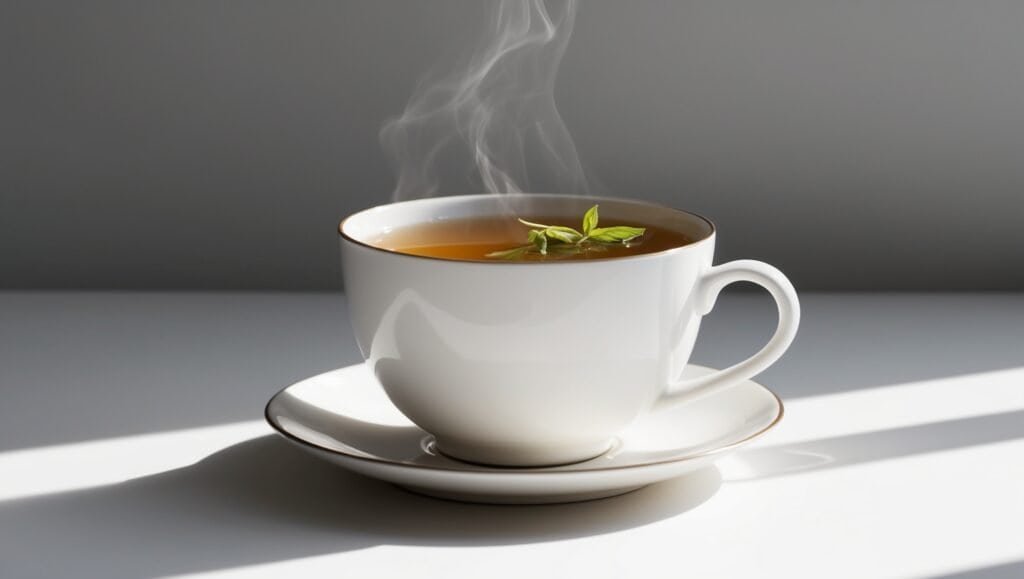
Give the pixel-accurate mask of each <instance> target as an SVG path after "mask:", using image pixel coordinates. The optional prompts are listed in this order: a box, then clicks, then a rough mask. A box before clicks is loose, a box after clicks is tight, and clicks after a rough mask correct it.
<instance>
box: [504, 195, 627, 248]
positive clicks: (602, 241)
mask: <svg viewBox="0 0 1024 579" xmlns="http://www.w3.org/2000/svg"><path fill="white" fill-rule="evenodd" d="M597 207H598V206H597V205H594V206H593V207H591V208H590V209H588V210H587V212H586V213H584V214H583V231H582V232H581V231H577V230H575V229H573V228H572V227H566V226H564V225H544V224H543V223H533V222H530V221H526V220H525V219H520V220H519V222H520V223H522V224H523V225H526V226H527V227H533V228H535V229H531V230H530V232H529V233H528V234H527V236H526V239H527V242H528V245H523V246H520V247H516V248H513V249H506V250H503V251H494V252H491V253H488V254H487V257H489V258H493V259H519V258H522V257H524V256H526V255H527V254H530V253H539V254H541V255H549V254H552V253H553V254H559V255H573V254H578V253H583V252H585V251H590V250H595V249H596V250H604V249H607V247H608V246H609V245H620V244H621V245H628V244H629V242H630V241H633V240H634V239H636V238H638V237H640V236H641V235H643V234H644V232H645V231H647V230H646V229H645V228H643V227H630V226H628V225H616V226H613V227H598V226H597V223H598V214H597Z"/></svg>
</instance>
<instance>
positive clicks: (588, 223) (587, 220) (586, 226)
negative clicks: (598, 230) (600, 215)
mask: <svg viewBox="0 0 1024 579" xmlns="http://www.w3.org/2000/svg"><path fill="white" fill-rule="evenodd" d="M595 227H597V205H594V206H593V207H591V208H590V209H587V212H586V213H584V214H583V235H584V236H587V235H590V232H591V231H593V229H594V228H595Z"/></svg>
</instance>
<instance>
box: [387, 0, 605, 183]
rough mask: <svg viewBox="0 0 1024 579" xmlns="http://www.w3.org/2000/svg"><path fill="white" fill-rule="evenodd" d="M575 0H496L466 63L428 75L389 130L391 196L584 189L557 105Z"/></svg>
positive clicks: (583, 178) (576, 157)
mask: <svg viewBox="0 0 1024 579" xmlns="http://www.w3.org/2000/svg"><path fill="white" fill-rule="evenodd" d="M575 16H576V0H552V1H546V0H498V1H497V2H496V4H495V5H494V8H493V9H492V12H491V13H490V14H489V27H488V29H487V31H486V33H485V34H484V35H483V42H482V45H481V47H480V48H479V49H478V50H476V51H475V52H474V53H473V54H472V56H471V57H470V58H469V59H468V63H467V64H466V65H465V66H463V67H456V69H455V70H453V71H450V72H448V73H446V74H440V75H438V74H435V75H432V76H428V77H427V78H426V79H424V80H423V81H421V82H420V84H419V86H418V87H417V89H416V90H415V92H414V93H413V96H412V98H411V99H410V100H409V103H408V104H407V105H406V108H405V111H404V112H403V113H402V115H401V116H400V117H397V118H394V119H391V120H389V121H388V122H387V123H385V125H384V128H383V129H382V130H381V141H382V143H383V145H384V148H385V149H386V150H387V151H388V152H389V153H390V154H391V156H392V158H393V160H394V162H395V164H396V165H397V169H398V183H397V185H396V187H395V191H394V195H393V198H394V199H395V200H396V201H397V200H404V199H412V198H418V197H430V196H435V195H439V194H449V193H458V192H472V193H477V192H480V191H481V190H483V191H485V192H489V193H521V192H523V191H549V192H557V193H586V192H588V191H589V189H590V187H589V184H588V182H587V179H586V176H585V174H584V171H583V167H582V165H581V164H580V160H579V157H578V156H577V153H576V146H575V145H574V144H573V142H572V138H571V137H570V136H569V132H568V130H567V129H566V128H565V123H563V122H562V118H561V116H559V114H558V111H557V109H556V108H555V99H554V85H555V76H556V73H557V72H558V65H559V63H560V61H561V59H562V55H563V54H564V52H565V47H566V45H567V44H568V42H569V36H570V35H571V34H572V26H573V20H574V18H575Z"/></svg>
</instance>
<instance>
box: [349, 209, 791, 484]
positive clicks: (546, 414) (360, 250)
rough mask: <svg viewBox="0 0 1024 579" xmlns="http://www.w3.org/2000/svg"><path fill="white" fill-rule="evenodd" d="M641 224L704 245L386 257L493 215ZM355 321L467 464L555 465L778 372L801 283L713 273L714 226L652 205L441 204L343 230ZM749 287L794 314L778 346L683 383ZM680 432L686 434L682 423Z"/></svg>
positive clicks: (365, 343)
mask: <svg viewBox="0 0 1024 579" xmlns="http://www.w3.org/2000/svg"><path fill="white" fill-rule="evenodd" d="M595 203H600V206H601V216H602V222H605V223H609V224H615V223H616V222H625V223H629V222H639V223H643V224H650V225H657V226H661V227H665V228H669V229H672V230H678V231H681V232H683V233H685V234H686V235H687V236H688V237H690V238H691V239H694V240H695V241H694V242H693V243H691V244H689V245H685V246H681V247H677V248H674V249H670V250H667V251H663V252H659V253H650V254H641V255H637V256H633V257H619V258H610V259H596V260H580V261H553V262H506V261H494V262H486V261H457V260H449V259H441V258H432V257H421V256H412V255H407V254H402V253H397V252H395V251H390V250H388V249H384V248H383V247H385V246H386V239H387V234H388V232H390V231H392V230H394V229H397V228H401V227H407V226H412V225H416V224H422V223H425V222H430V221H438V220H447V219H459V218H468V217H479V216H494V215H509V216H510V219H511V218H512V216H513V215H514V214H518V213H522V214H530V213H533V214H538V215H566V216H576V215H583V213H584V212H585V211H586V210H587V208H589V207H590V206H591V205H594V204H595ZM339 230H340V233H341V250H342V271H343V274H344V280H345V291H346V293H347V296H348V300H349V306H350V309H351V318H352V326H353V328H354V330H355V335H356V339H357V341H358V343H359V347H360V349H361V350H362V353H363V356H364V357H365V358H366V361H367V363H368V364H369V365H370V367H371V368H372V369H373V372H374V374H375V375H376V376H377V378H378V379H379V380H380V383H381V384H382V385H383V387H384V390H385V392H386V393H387V395H388V396H389V397H390V398H391V401H392V402H393V403H394V404H395V406H397V407H398V409H399V410H401V411H402V412H403V413H404V414H405V415H406V416H407V417H408V418H409V419H410V420H412V421H413V422H415V423H416V424H417V425H419V426H420V427H422V428H423V429H424V430H426V431H427V432H429V433H431V434H432V435H434V437H435V438H436V445H437V448H438V449H439V450H440V451H442V452H444V453H445V454H448V455H450V456H452V457H455V458H459V459H463V460H467V461H472V462H478V463H485V464H494V465H503V466H545V465H554V464H562V463H569V462H575V461H580V460H586V459H589V458H592V457H595V456H598V455H600V454H602V453H604V452H605V451H606V450H607V449H608V448H609V446H610V445H611V444H612V441H613V439H614V436H615V435H616V433H618V432H620V431H622V430H623V429H624V428H625V427H626V426H628V425H629V424H630V422H632V421H633V420H634V419H635V418H636V417H637V416H639V415H640V414H642V413H645V412H650V411H652V410H656V409H657V408H658V407H660V406H665V405H669V404H682V403H686V402H687V401H689V400H692V399H694V398H696V397H698V396H702V395H705V394H708V393H711V392H715V391H718V390H721V389H723V388H728V387H729V386H730V385H733V384H736V383H737V382H740V381H743V380H746V379H748V378H750V377H752V376H754V375H755V374H757V373H759V372H761V371H762V370H764V369H765V368H767V367H768V366H770V365H771V364H772V363H774V362H775V361H776V360H777V359H778V358H779V357H780V356H781V355H782V353H783V352H784V351H785V350H786V348H787V347H788V346H789V344H790V342H791V341H792V340H793V336H794V335H795V333H796V329H797V325H798V323H799V319H800V307H799V303H798V301H797V296H796V292H795V291H794V289H793V286H792V284H790V282H789V280H787V279H786V277H785V276H784V275H783V274H782V273H781V272H780V271H779V270H777V269H775V268H774V267H772V266H770V265H768V264H765V263H762V262H759V261H750V260H740V261H732V262H729V263H726V264H723V265H718V266H712V265H711V261H712V254H713V252H714V246H715V228H714V226H713V225H712V224H711V222H709V221H708V220H707V219H704V218H703V217H700V216H698V215H695V214H692V213H687V212H685V211H679V210H675V209H669V208H666V207H662V206H659V205H654V204H650V203H645V202H640V201H631V200H621V199H605V198H600V199H594V198H584V197H574V196H559V195H522V196H494V195H470V196H461V197H438V198H432V199H421V200H416V201H407V202H402V203H394V204H391V205H384V206H380V207H375V208H373V209H368V210H366V211H362V212H359V213H356V214H355V215H352V216H351V217H349V218H348V219H346V220H345V221H343V222H342V224H341V226H340V227H339ZM736 281H750V282H754V283H756V284H759V285H761V286H763V287H764V288H766V289H767V290H768V291H769V292H770V293H771V295H772V296H773V297H774V298H775V302H776V304H777V305H778V308H779V322H778V328H777V329H776V331H775V334H774V335H773V336H772V338H771V339H770V340H769V341H768V343H767V345H765V346H764V348H762V349H761V351H759V352H757V353H756V354H754V355H753V356H751V357H750V358H748V359H746V360H744V361H742V362H740V363H738V364H736V365H734V366H731V367H729V368H726V369H725V370H721V371H719V372H716V373H714V374H711V375H709V376H705V377H702V378H699V379H696V380H691V381H684V380H679V379H678V377H679V375H680V373H681V372H682V370H683V368H684V367H685V366H686V363H687V361H688V360H689V357H690V352H691V351H692V349H693V345H694V341H695V340H696V338H697V330H698V328H699V326H700V320H701V317H702V316H703V315H705V314H707V313H708V312H709V311H710V310H711V308H712V306H713V305H714V303H715V298H716V297H717V295H718V293H719V291H720V290H721V289H722V288H723V287H724V286H726V285H728V284H730V283H733V282H736ZM679 428H686V425H685V424H680V425H679Z"/></svg>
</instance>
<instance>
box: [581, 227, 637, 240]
mask: <svg viewBox="0 0 1024 579" xmlns="http://www.w3.org/2000/svg"><path fill="white" fill-rule="evenodd" d="M643 234H644V228H643V227H629V226H627V225H619V226H617V227H596V228H594V229H591V230H590V239H593V240H595V241H604V242H606V243H615V242H616V241H621V242H623V243H625V242H627V241H631V240H633V239H636V238H637V237H640V236H641V235H643Z"/></svg>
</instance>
